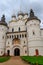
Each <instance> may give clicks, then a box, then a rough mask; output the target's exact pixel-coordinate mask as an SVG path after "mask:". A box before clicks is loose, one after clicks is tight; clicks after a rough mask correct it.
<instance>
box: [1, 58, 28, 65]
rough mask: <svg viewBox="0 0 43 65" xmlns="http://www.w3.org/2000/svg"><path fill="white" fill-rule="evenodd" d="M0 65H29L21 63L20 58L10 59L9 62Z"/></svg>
mask: <svg viewBox="0 0 43 65" xmlns="http://www.w3.org/2000/svg"><path fill="white" fill-rule="evenodd" d="M0 65H29V64H28V63H26V62H25V61H23V60H22V59H21V58H20V57H11V59H10V60H8V61H6V62H4V63H0Z"/></svg>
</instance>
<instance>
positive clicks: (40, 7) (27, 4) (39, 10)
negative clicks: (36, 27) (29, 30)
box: [0, 0, 43, 22]
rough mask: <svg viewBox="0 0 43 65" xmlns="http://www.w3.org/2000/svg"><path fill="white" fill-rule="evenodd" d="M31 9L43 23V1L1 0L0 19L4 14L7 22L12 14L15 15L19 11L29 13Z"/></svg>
mask: <svg viewBox="0 0 43 65" xmlns="http://www.w3.org/2000/svg"><path fill="white" fill-rule="evenodd" d="M31 8H32V9H33V10H34V12H35V15H36V16H38V17H39V18H40V19H41V21H42V22H43V0H1V1H0V17H1V16H2V14H5V15H6V20H7V21H9V20H10V19H11V15H12V14H13V13H14V14H17V12H18V11H20V10H22V11H23V12H28V13H29V11H30V9H31Z"/></svg>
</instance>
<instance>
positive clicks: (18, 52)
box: [14, 48, 20, 56]
mask: <svg viewBox="0 0 43 65" xmlns="http://www.w3.org/2000/svg"><path fill="white" fill-rule="evenodd" d="M14 56H20V49H19V48H16V49H15V50H14Z"/></svg>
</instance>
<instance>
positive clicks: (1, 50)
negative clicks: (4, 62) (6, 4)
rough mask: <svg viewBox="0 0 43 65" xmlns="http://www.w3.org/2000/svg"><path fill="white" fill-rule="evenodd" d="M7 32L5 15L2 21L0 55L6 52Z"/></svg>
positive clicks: (0, 25)
mask: <svg viewBox="0 0 43 65" xmlns="http://www.w3.org/2000/svg"><path fill="white" fill-rule="evenodd" d="M6 32H7V23H6V22H5V15H3V16H2V17H1V21H0V56H3V55H4V54H5V45H6Z"/></svg>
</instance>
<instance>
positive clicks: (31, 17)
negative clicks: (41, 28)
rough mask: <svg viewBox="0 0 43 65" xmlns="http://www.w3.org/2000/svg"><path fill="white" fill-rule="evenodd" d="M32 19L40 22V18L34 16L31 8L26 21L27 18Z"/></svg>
mask: <svg viewBox="0 0 43 65" xmlns="http://www.w3.org/2000/svg"><path fill="white" fill-rule="evenodd" d="M33 19H34V20H38V21H39V22H41V21H40V19H39V18H38V17H37V16H35V14H34V12H33V10H32V9H30V16H29V18H28V20H27V21H29V20H33Z"/></svg>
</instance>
